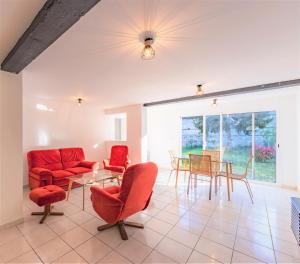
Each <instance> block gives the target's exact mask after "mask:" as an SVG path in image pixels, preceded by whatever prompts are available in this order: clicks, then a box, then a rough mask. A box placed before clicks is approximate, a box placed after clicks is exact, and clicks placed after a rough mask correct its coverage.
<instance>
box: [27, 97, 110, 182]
mask: <svg viewBox="0 0 300 264" xmlns="http://www.w3.org/2000/svg"><path fill="white" fill-rule="evenodd" d="M37 104H42V105H45V106H47V107H48V108H50V109H53V111H41V110H38V109H37V108H36V105H37ZM106 138H107V131H106V119H105V115H104V112H103V109H102V108H101V107H100V106H95V105H90V104H89V103H88V102H84V103H83V104H82V105H81V106H80V107H79V106H78V105H77V104H76V103H75V102H73V101H64V102H63V101H61V102H59V101H56V100H49V99H48V100H46V99H38V98H32V97H29V96H28V95H26V93H25V96H24V106H23V150H24V185H26V184H28V176H27V160H26V153H27V152H28V151H29V150H33V149H49V148H61V147H82V148H83V149H84V151H85V155H86V159H87V160H93V161H101V163H102V159H103V158H105V157H106V152H105V144H104V141H105V139H106Z"/></svg>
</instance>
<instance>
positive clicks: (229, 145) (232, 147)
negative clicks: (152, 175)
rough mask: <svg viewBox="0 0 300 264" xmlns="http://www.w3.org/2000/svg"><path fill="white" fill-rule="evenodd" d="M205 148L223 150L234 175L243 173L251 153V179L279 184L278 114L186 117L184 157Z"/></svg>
mask: <svg viewBox="0 0 300 264" xmlns="http://www.w3.org/2000/svg"><path fill="white" fill-rule="evenodd" d="M202 149H214V150H218V149H219V150H222V152H223V157H222V159H223V160H229V161H232V162H233V164H234V166H233V169H234V173H244V171H245V164H246V162H247V160H248V159H249V157H250V155H251V154H252V155H253V156H254V158H253V160H252V162H251V163H250V167H249V168H248V176H249V178H251V179H255V180H260V181H267V182H276V112H274V111H269V112H257V113H236V114H229V115H209V116H194V117H183V118H182V155H183V156H188V154H189V153H195V154H201V152H202ZM222 152H221V153H222Z"/></svg>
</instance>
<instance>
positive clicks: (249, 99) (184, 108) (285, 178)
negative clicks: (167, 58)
mask: <svg viewBox="0 0 300 264" xmlns="http://www.w3.org/2000/svg"><path fill="white" fill-rule="evenodd" d="M298 89H299V88H298ZM296 94H297V91H296V88H295V89H290V90H286V91H284V92H283V90H282V91H279V90H278V91H271V92H262V93H257V94H255V95H253V94H252V95H240V96H231V97H224V98H220V99H218V106H217V107H216V108H214V107H212V106H211V102H212V100H205V101H202V100H201V101H191V102H185V103H177V104H169V105H162V106H156V107H149V108H147V119H148V121H147V127H148V155H149V158H150V159H151V160H152V161H154V162H156V163H157V164H158V165H159V166H160V167H165V168H169V166H170V160H169V155H168V150H171V149H172V150H175V151H176V152H177V153H178V154H180V143H181V121H180V120H181V117H183V116H193V115H204V114H205V115H211V114H220V113H223V114H229V113H243V112H256V111H257V112H258V111H273V110H275V111H276V112H277V143H278V144H280V148H279V150H277V183H278V184H280V185H282V186H286V187H292V188H296V187H297V185H298V177H297V173H298V166H297V164H298V163H299V162H300V159H299V155H298V151H297V149H298V148H297V144H295V143H296V142H297V138H298V137H299V136H298V135H299V133H298V129H300V127H299V128H298V123H299V122H297V121H298V120H297V118H296V113H297V103H299V101H300V99H299V101H298V102H297V96H295V95H296ZM299 109H300V108H299ZM299 116H300V110H299ZM299 131H300V130H299ZM299 147H300V143H299ZM299 172H300V168H299ZM299 186H300V180H299Z"/></svg>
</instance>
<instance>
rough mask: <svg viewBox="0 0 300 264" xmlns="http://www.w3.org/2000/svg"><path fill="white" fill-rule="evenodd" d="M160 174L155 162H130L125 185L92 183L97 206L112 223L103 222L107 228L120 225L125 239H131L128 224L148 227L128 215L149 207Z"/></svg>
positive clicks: (124, 179) (101, 228)
mask: <svg viewBox="0 0 300 264" xmlns="http://www.w3.org/2000/svg"><path fill="white" fill-rule="evenodd" d="M156 176H157V166H156V164H155V163H152V162H147V163H141V164H136V165H133V166H130V167H129V168H128V169H127V170H126V171H125V173H124V176H123V181H122V185H121V186H111V187H107V188H104V189H100V188H99V187H96V186H92V187H91V192H92V194H91V200H92V204H93V207H94V210H95V211H96V212H97V214H98V215H99V216H100V217H101V218H102V219H103V220H105V221H106V222H107V223H108V224H106V225H103V226H99V227H98V231H103V230H105V229H108V228H110V227H113V226H115V225H116V226H118V228H119V231H120V235H121V237H122V239H123V240H128V236H127V233H126V230H125V227H124V226H125V225H127V226H132V227H137V228H144V226H143V225H142V224H139V223H134V222H127V221H125V220H126V218H128V217H129V216H131V215H133V214H135V213H138V212H140V211H142V210H144V209H146V208H147V206H148V204H149V202H150V198H151V195H152V188H153V186H154V183H155V180H156Z"/></svg>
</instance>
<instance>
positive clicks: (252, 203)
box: [243, 181, 254, 204]
mask: <svg viewBox="0 0 300 264" xmlns="http://www.w3.org/2000/svg"><path fill="white" fill-rule="evenodd" d="M243 182H244V183H245V185H246V187H247V190H248V193H249V196H250V199H251V202H252V204H253V203H254V202H253V198H252V195H251V191H250V189H249V188H250V187H249V186H248V183H247V182H246V181H243Z"/></svg>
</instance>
